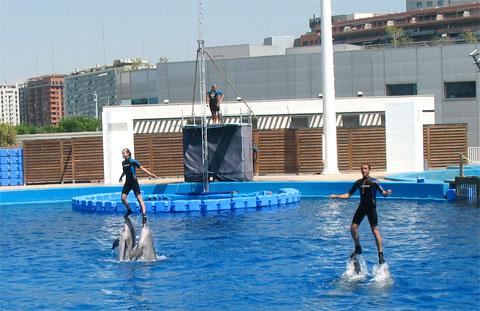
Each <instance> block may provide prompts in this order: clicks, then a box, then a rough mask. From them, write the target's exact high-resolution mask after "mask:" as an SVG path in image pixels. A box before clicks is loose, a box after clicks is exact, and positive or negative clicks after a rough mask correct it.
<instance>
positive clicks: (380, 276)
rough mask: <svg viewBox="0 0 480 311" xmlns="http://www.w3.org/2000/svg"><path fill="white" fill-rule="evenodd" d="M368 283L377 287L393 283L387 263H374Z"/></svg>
mask: <svg viewBox="0 0 480 311" xmlns="http://www.w3.org/2000/svg"><path fill="white" fill-rule="evenodd" d="M372 276H373V277H372V279H371V280H370V283H371V284H372V285H374V286H375V287H377V288H384V287H389V286H391V285H392V284H393V278H392V275H391V274H390V270H389V269H388V264H387V263H384V264H381V265H374V266H373V269H372Z"/></svg>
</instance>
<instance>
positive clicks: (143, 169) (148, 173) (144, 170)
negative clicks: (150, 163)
mask: <svg viewBox="0 0 480 311" xmlns="http://www.w3.org/2000/svg"><path fill="white" fill-rule="evenodd" d="M140 170H141V171H142V172H144V173H145V174H147V175H148V176H150V177H152V178H158V177H157V175H155V174H153V173H150V171H149V170H147V169H146V168H144V167H143V166H140Z"/></svg>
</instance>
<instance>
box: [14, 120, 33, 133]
mask: <svg viewBox="0 0 480 311" xmlns="http://www.w3.org/2000/svg"><path fill="white" fill-rule="evenodd" d="M15 129H16V131H17V135H25V134H36V133H37V128H36V127H35V126H33V125H28V124H25V123H21V124H19V125H17V126H16V128H15Z"/></svg>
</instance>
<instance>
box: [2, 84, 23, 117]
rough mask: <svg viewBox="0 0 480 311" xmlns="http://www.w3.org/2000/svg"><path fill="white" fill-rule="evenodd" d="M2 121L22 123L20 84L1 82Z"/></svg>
mask: <svg viewBox="0 0 480 311" xmlns="http://www.w3.org/2000/svg"><path fill="white" fill-rule="evenodd" d="M0 123H8V124H11V125H18V124H19V123H20V113H19V100H18V84H0Z"/></svg>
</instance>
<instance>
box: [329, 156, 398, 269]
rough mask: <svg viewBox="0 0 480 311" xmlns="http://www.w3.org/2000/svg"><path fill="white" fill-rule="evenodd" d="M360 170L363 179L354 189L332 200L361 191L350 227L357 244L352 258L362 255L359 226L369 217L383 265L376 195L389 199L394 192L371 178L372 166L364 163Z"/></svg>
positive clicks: (331, 197) (347, 196)
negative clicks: (385, 188)
mask: <svg viewBox="0 0 480 311" xmlns="http://www.w3.org/2000/svg"><path fill="white" fill-rule="evenodd" d="M360 170H361V172H362V176H363V178H362V179H359V180H357V181H355V183H354V184H353V185H352V188H351V189H350V190H349V191H348V192H347V193H344V194H331V195H330V199H337V198H338V199H348V198H349V197H351V196H352V195H353V193H354V192H355V191H357V189H359V191H360V204H359V205H358V208H357V211H356V212H355V216H353V221H352V225H351V227H350V232H351V233H352V238H353V241H354V242H355V251H353V253H352V254H351V255H350V257H351V258H352V259H354V258H355V256H356V255H359V254H361V253H362V247H361V246H360V238H359V235H358V226H359V225H360V223H361V222H362V220H363V218H364V217H365V216H367V217H368V221H369V222H370V228H371V229H372V232H373V235H374V236H375V241H376V243H377V249H378V263H379V264H383V263H385V259H384V258H383V249H382V236H381V235H380V230H378V218H377V202H376V201H377V200H376V193H377V191H380V193H382V195H383V196H384V197H387V196H389V195H390V194H391V193H392V190H384V189H383V188H382V186H380V183H379V182H378V180H376V179H375V178H372V177H370V164H368V163H363V164H362V165H361V168H360Z"/></svg>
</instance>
